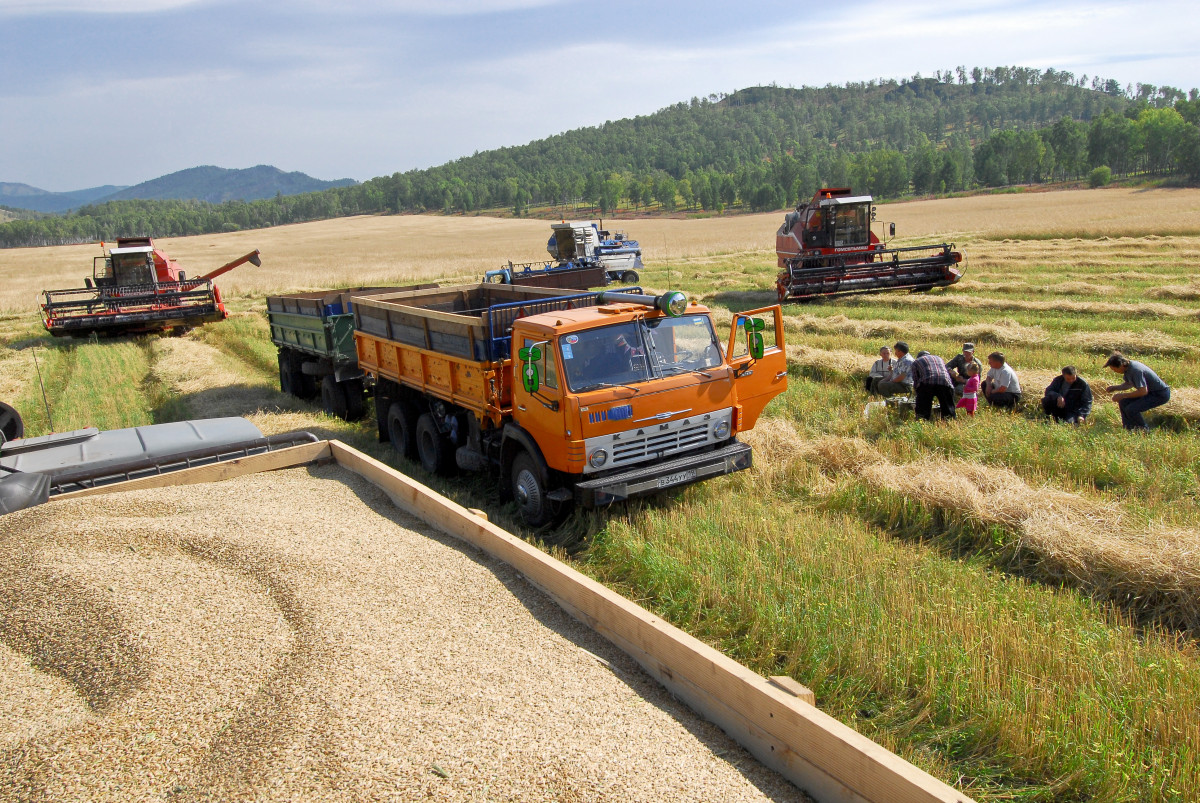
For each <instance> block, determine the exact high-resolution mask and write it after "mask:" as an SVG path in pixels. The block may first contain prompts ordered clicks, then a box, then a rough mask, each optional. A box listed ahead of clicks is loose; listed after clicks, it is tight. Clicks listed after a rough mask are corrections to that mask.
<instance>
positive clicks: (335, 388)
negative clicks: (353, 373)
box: [321, 374, 350, 421]
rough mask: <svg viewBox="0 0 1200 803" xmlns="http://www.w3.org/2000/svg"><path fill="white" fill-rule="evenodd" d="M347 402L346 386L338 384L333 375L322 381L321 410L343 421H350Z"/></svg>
mask: <svg viewBox="0 0 1200 803" xmlns="http://www.w3.org/2000/svg"><path fill="white" fill-rule="evenodd" d="M348 408H349V404H348V403H347V401H346V386H345V385H343V384H342V383H341V382H338V381H337V379H336V378H335V377H334V376H333V374H328V375H326V376H324V377H322V379H321V409H322V410H324V411H325V412H326V413H328V414H329V415H332V416H336V417H337V418H340V419H342V420H343V421H349V420H350V418H349V415H350V410H349V409H348Z"/></svg>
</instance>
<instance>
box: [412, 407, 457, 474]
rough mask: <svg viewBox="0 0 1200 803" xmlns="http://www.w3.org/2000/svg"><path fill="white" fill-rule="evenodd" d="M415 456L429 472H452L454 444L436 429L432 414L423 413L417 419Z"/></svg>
mask: <svg viewBox="0 0 1200 803" xmlns="http://www.w3.org/2000/svg"><path fill="white" fill-rule="evenodd" d="M417 457H418V458H420V460H421V467H422V468H424V469H425V470H426V471H428V472H430V473H431V474H440V475H442V476H446V475H448V474H452V473H454V468H455V466H456V465H457V464H456V463H455V462H454V444H452V443H450V439H449V438H447V437H446V436H445V435H443V434H442V433H441V432H439V431H438V428H437V424H436V423H434V421H433V416H431V415H430V414H429V413H423V414H422V415H421V417H420V418H418V419H417Z"/></svg>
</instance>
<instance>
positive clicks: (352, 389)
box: [339, 379, 367, 421]
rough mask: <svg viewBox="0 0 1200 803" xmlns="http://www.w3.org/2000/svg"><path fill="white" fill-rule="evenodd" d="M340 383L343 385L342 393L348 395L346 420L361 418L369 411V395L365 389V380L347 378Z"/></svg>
mask: <svg viewBox="0 0 1200 803" xmlns="http://www.w3.org/2000/svg"><path fill="white" fill-rule="evenodd" d="M339 384H341V386H342V393H343V394H344V395H345V396H346V420H347V421H358V420H360V419H361V418H362V417H363V416H364V415H366V412H367V397H366V394H365V393H364V391H363V381H362V380H361V379H347V380H346V381H345V382H341V383H339Z"/></svg>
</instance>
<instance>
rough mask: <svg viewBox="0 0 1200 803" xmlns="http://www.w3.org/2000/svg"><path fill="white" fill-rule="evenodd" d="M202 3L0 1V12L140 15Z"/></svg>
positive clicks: (187, 0)
mask: <svg viewBox="0 0 1200 803" xmlns="http://www.w3.org/2000/svg"><path fill="white" fill-rule="evenodd" d="M203 2H206V0H0V14H10V15H21V16H37V15H40V14H56V13H63V12H69V13H73V14H86V13H91V14H144V13H148V12H149V13H153V12H159V11H172V10H174V9H177V8H185V7H187V6H196V5H201V4H202V3H203Z"/></svg>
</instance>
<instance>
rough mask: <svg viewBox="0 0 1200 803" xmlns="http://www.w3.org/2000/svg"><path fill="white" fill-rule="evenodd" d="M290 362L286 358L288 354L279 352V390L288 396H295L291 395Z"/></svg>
mask: <svg viewBox="0 0 1200 803" xmlns="http://www.w3.org/2000/svg"><path fill="white" fill-rule="evenodd" d="M291 365H292V361H291V358H290V357H289V356H288V352H286V351H280V352H279V390H280V391H281V392H283V393H286V394H288V395H289V396H294V395H296V394H294V393H292V368H291Z"/></svg>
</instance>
